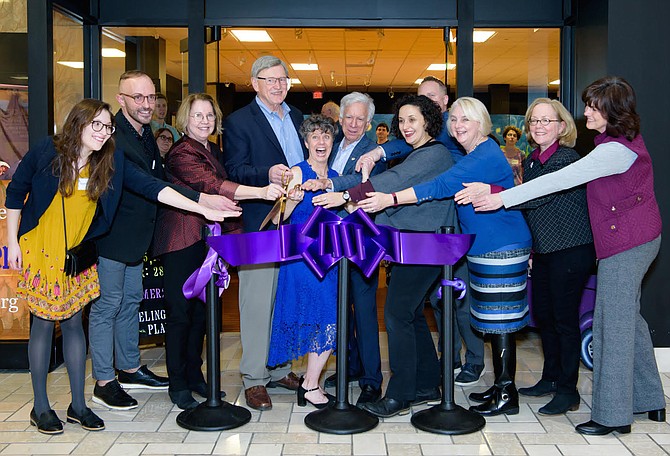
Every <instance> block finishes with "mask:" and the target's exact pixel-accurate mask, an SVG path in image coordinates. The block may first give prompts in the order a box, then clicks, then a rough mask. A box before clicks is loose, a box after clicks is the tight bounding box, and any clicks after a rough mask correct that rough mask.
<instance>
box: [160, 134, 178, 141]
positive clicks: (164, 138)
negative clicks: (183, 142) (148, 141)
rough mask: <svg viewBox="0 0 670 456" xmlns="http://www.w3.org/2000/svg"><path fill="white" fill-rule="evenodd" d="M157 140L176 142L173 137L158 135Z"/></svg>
mask: <svg viewBox="0 0 670 456" xmlns="http://www.w3.org/2000/svg"><path fill="white" fill-rule="evenodd" d="M156 139H162V140H163V141H169V142H172V141H174V138H172V136H165V135H158V137H157V138H156Z"/></svg>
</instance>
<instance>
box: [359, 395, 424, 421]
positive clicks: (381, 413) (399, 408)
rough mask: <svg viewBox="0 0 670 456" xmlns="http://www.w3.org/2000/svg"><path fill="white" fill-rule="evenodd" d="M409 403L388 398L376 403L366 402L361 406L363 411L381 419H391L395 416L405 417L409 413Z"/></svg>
mask: <svg viewBox="0 0 670 456" xmlns="http://www.w3.org/2000/svg"><path fill="white" fill-rule="evenodd" d="M411 405H412V404H411V403H410V402H409V401H397V400H395V399H391V398H390V397H384V398H383V399H379V400H378V401H377V402H368V403H366V404H363V406H362V407H363V410H367V411H368V412H370V413H372V414H373V415H376V416H378V417H381V418H391V417H392V416H396V415H407V414H408V413H409V411H410V407H411Z"/></svg>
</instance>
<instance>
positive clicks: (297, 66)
mask: <svg viewBox="0 0 670 456" xmlns="http://www.w3.org/2000/svg"><path fill="white" fill-rule="evenodd" d="M291 68H293V69H294V70H295V71H318V69H319V65H317V64H316V63H292V64H291Z"/></svg>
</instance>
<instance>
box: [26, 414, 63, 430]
mask: <svg viewBox="0 0 670 456" xmlns="http://www.w3.org/2000/svg"><path fill="white" fill-rule="evenodd" d="M30 424H32V425H33V426H36V427H37V430H38V431H40V432H41V433H42V434H49V435H54V434H62V433H63V423H62V422H61V420H59V419H58V415H56V412H54V411H53V410H51V409H49V410H47V411H46V412H44V413H42V414H41V415H40V416H39V417H38V416H37V413H35V409H32V410H31V411H30Z"/></svg>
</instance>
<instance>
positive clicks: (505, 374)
mask: <svg viewBox="0 0 670 456" xmlns="http://www.w3.org/2000/svg"><path fill="white" fill-rule="evenodd" d="M491 349H492V351H493V371H494V373H495V376H496V379H495V384H494V385H493V386H494V391H492V395H491V397H490V398H489V399H488V400H487V401H486V402H484V403H483V404H481V405H477V406H474V405H473V406H472V407H470V410H472V411H473V412H477V413H479V414H481V415H484V416H496V415H501V414H503V413H504V414H506V415H516V414H517V413H519V393H518V392H517V390H516V385H515V384H514V375H515V373H516V342H515V339H514V334H494V335H493V337H492V338H491Z"/></svg>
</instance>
